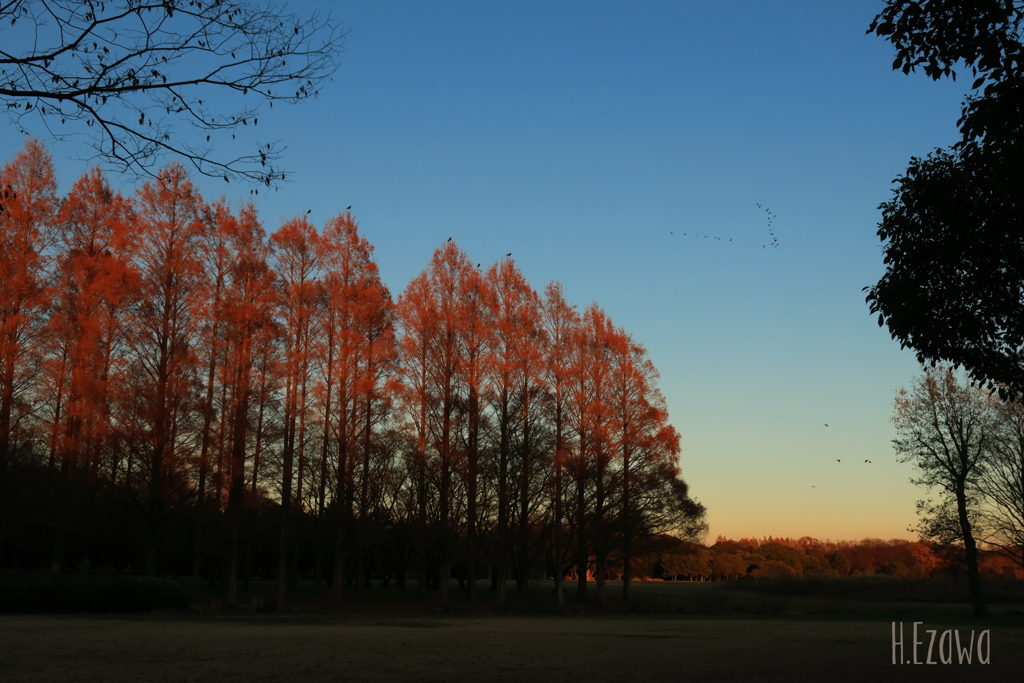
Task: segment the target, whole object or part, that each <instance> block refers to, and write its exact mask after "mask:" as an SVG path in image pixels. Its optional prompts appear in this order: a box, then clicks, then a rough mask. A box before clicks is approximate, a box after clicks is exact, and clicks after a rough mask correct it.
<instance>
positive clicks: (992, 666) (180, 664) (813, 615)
mask: <svg viewBox="0 0 1024 683" xmlns="http://www.w3.org/2000/svg"><path fill="white" fill-rule="evenodd" d="M893 581H895V580H893ZM759 584H760V585H753V584H738V583H732V584H691V583H662V582H649V583H639V584H636V585H635V586H634V589H635V591H634V592H635V601H634V602H633V604H631V605H621V603H620V595H621V593H620V591H621V587H620V586H619V584H615V583H612V584H609V594H608V597H609V605H608V606H607V607H604V608H601V607H596V606H593V605H584V606H582V607H580V606H572V602H571V601H570V607H569V608H568V609H566V610H557V609H555V608H554V606H553V603H554V595H552V593H551V590H552V586H551V584H550V583H547V584H545V583H541V584H539V585H536V586H533V587H532V588H531V590H530V591H529V592H528V593H527V595H526V596H518V595H516V594H515V593H514V592H512V593H511V594H510V600H509V603H510V604H509V606H508V607H507V608H506V609H504V610H495V609H494V608H493V606H492V604H491V602H492V595H491V594H490V593H488V592H486V591H484V592H483V593H482V595H481V597H480V600H479V604H476V605H469V604H467V603H466V602H465V599H464V597H463V596H462V594H460V593H459V592H458V590H457V585H456V584H455V583H454V582H453V584H452V589H453V590H452V595H453V600H452V608H451V609H450V610H449V611H447V612H445V613H436V612H435V611H432V609H431V607H432V606H433V605H434V596H433V595H428V596H427V597H426V598H425V599H423V600H416V599H415V596H414V591H413V590H412V589H407V590H406V591H405V592H404V593H403V592H402V591H401V590H400V589H397V588H395V587H394V586H392V587H390V588H388V589H386V590H381V589H380V588H374V589H371V590H368V591H358V592H356V591H350V592H349V593H348V594H347V595H346V598H347V604H346V605H345V606H344V607H342V608H340V609H339V608H328V607H327V606H326V605H325V604H324V603H325V601H324V598H325V596H326V589H324V588H315V587H313V586H311V585H308V584H300V586H299V587H298V590H297V592H296V593H294V594H293V595H292V596H291V597H292V601H291V602H292V605H293V606H294V611H291V612H289V613H287V614H281V615H279V614H276V613H273V612H269V611H250V610H242V609H237V608H236V609H228V608H226V607H223V606H219V607H218V605H216V604H214V603H217V602H218V601H219V598H220V594H219V593H214V592H210V593H203V594H201V595H200V596H199V597H200V604H201V605H202V606H203V607H205V609H202V610H194V611H190V612H186V613H181V612H179V613H170V612H169V613H156V614H148V615H142V616H117V615H114V616H105V617H99V616H90V615H72V616H50V615H9V616H3V617H0V680H2V681H5V682H6V681H12V682H13V681H18V682H20V681H40V682H44V681H106V682H109V683H114V682H118V681H126V682H127V681H153V682H164V681H166V682H168V683H170V682H172V681H173V682H175V683H178V682H181V681H266V682H272V681H273V682H277V681H280V682H291V681H296V682H302V683H318V682H320V681H324V682H327V681H331V682H338V681H500V680H509V681H512V680H524V681H530V682H531V683H532V682H538V683H546V682H548V681H577V680H585V681H588V683H592V682H597V681H691V680H692V681H733V680H735V681H747V680H754V681H760V680H763V681H791V680H792V681H811V680H822V681H829V682H832V681H864V680H869V681H879V682H883V681H914V680H921V681H953V680H957V681H965V680H966V681H989V680H991V681H996V680H999V681H1006V680H1017V679H1019V677H1020V671H1021V670H1022V666H1024V614H1022V612H1024V607H1022V605H1024V600H1020V601H1019V602H1018V601H1017V600H1016V590H1017V587H1015V586H1012V585H1009V586H1006V587H1004V588H1005V591H1004V593H1005V594H1004V595H1003V597H1001V598H1000V597H998V596H999V591H997V590H995V591H994V593H995V594H996V596H997V600H998V603H999V604H996V605H994V606H993V608H992V612H993V616H992V618H991V619H989V620H988V621H986V622H984V623H982V622H978V621H975V620H973V619H971V618H970V616H969V615H970V606H969V605H968V604H967V603H966V602H964V601H963V600H962V594H961V588H962V587H960V586H957V585H956V584H934V583H932V584H929V583H920V584H914V583H902V584H900V583H891V582H890V583H883V582H879V581H877V580H875V581H874V583H872V581H863V582H861V583H859V584H857V583H832V582H822V583H819V584H809V583H808V582H759ZM591 588H593V585H591ZM897 589H898V590H897ZM840 593H841V595H839V594H840ZM272 596H273V586H272V585H271V584H270V583H269V582H268V583H267V584H262V583H260V582H255V583H254V584H253V586H252V587H251V588H250V590H249V591H248V592H243V594H242V595H241V598H242V599H243V600H245V601H248V600H251V599H252V598H261V599H264V600H269V599H270V598H271V597H272ZM569 596H570V597H571V596H572V591H571V590H570V591H569ZM902 598H905V599H902ZM928 599H930V601H929V600H928ZM211 605H212V606H213V608H212V609H211ZM894 621H895V622H898V623H902V624H903V627H904V635H903V638H904V641H905V645H904V648H903V655H904V658H905V659H912V658H913V650H914V648H913V642H912V641H913V634H912V629H913V622H915V621H916V622H923V624H921V625H919V626H918V629H919V631H918V640H919V641H922V642H923V644H922V645H920V646H918V652H917V659H918V660H920V661H922V662H924V661H925V660H926V657H927V649H928V641H929V637H930V636H929V635H928V634H927V633H926V632H925V631H926V629H935V630H937V631H938V632H939V633H940V634H941V632H942V631H945V630H947V629H949V630H957V631H959V634H960V637H961V640H962V645H964V646H966V641H967V640H968V639H969V638H970V634H971V631H972V630H973V631H974V632H975V639H977V635H978V633H980V632H981V631H982V630H983V629H989V631H990V637H991V645H990V650H989V652H990V663H989V664H981V663H979V662H978V661H977V652H976V648H975V651H974V652H973V656H972V663H971V664H966V663H962V664H957V663H955V662H956V656H955V655H954V659H953V661H954V663H952V664H942V663H941V661H940V657H939V654H938V653H937V652H933V655H932V659H933V660H934V661H936V662H939V663H937V664H935V665H928V664H921V665H914V664H909V665H908V664H902V665H899V664H898V665H893V664H892V658H893V643H892V622H894Z"/></svg>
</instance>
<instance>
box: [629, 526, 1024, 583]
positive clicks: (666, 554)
mask: <svg viewBox="0 0 1024 683" xmlns="http://www.w3.org/2000/svg"><path fill="white" fill-rule="evenodd" d="M666 541H668V545H669V546H670V549H668V550H665V551H662V552H658V553H652V554H650V555H647V556H645V557H644V558H643V559H642V560H639V561H638V567H637V573H638V574H640V575H641V576H643V577H647V578H662V579H666V580H667V579H674V578H675V579H689V580H707V579H737V578H743V577H751V578H763V577H768V576H773V575H782V576H805V575H812V574H825V575H830V576H850V575H865V574H888V575H891V576H897V577H901V578H927V577H938V576H950V575H953V576H957V575H960V574H963V573H964V572H966V569H965V564H964V561H965V560H964V547H963V545H960V544H955V543H951V544H940V543H932V542H928V541H907V540H901V539H892V540H888V541H885V540H882V539H877V538H865V539H863V540H860V541H819V540H818V539H816V538H811V537H810V536H804V537H802V538H798V539H793V538H781V537H780V538H774V537H771V536H768V537H766V538H761V539H757V538H741V539H739V540H731V539H728V538H725V537H723V536H719V537H718V538H717V540H716V541H715V543H714V545H712V546H710V547H707V546H703V545H700V544H697V543H692V542H686V541H677V542H672V541H671V540H668V539H666ZM981 569H982V573H983V574H987V575H991V576H995V575H999V576H1005V577H1011V578H1017V579H1024V569H1022V568H1021V566H1020V565H1019V564H1017V563H1015V562H1014V561H1013V560H1012V559H1010V558H1009V557H1007V556H1006V555H1005V554H1004V553H1001V552H998V549H994V548H993V549H990V550H989V551H988V552H983V553H982V556H981Z"/></svg>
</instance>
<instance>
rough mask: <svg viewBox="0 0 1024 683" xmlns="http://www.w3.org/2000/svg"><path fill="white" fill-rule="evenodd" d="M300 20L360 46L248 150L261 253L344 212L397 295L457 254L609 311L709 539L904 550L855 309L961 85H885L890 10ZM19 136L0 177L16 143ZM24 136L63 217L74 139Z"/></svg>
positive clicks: (3, 142)
mask: <svg viewBox="0 0 1024 683" xmlns="http://www.w3.org/2000/svg"><path fill="white" fill-rule="evenodd" d="M292 7H293V8H294V9H295V10H296V11H299V12H302V13H308V12H310V11H320V12H328V11H329V12H331V13H332V15H333V16H334V17H335V18H336V19H338V20H340V21H341V22H343V24H344V26H345V28H346V30H349V34H348V38H347V41H346V51H345V53H344V54H342V55H341V58H340V68H339V70H338V72H337V73H336V75H335V77H334V81H333V82H332V83H330V84H328V85H327V86H325V87H324V88H323V90H322V92H321V95H320V97H319V98H318V99H317V100H312V101H310V102H307V103H305V104H303V105H300V106H296V107H284V106H279V107H275V108H274V109H271V110H268V109H266V108H265V107H264V109H263V111H262V112H261V113H260V115H259V118H260V123H259V128H258V129H257V130H256V136H255V137H254V138H251V139H257V138H258V139H261V140H277V139H281V140H283V141H284V142H285V143H286V144H287V145H288V149H287V151H286V153H285V159H284V166H285V167H286V168H288V169H290V170H291V171H292V173H291V174H290V176H289V182H288V183H287V184H286V185H285V186H284V187H282V188H281V189H280V190H279V191H276V192H270V193H264V192H261V193H260V195H259V197H258V198H257V200H256V202H257V206H258V207H259V209H260V213H261V216H262V218H263V220H264V223H265V227H266V229H267V231H268V232H271V231H273V230H274V229H276V228H277V226H278V225H279V224H280V222H281V219H282V218H285V217H290V216H294V215H298V214H304V213H305V212H306V211H307V210H311V214H310V218H311V219H312V220H313V221H314V223H316V224H317V225H322V224H323V223H324V221H326V220H327V219H328V218H330V217H331V216H333V215H335V214H337V213H338V212H339V211H342V210H344V208H345V207H346V206H348V205H352V207H353V208H352V212H353V213H354V214H355V216H356V217H357V219H358V221H359V223H360V228H361V230H362V231H363V232H364V233H365V234H366V236H367V237H368V238H369V240H370V241H371V242H372V243H373V244H374V245H375V246H376V250H377V251H376V257H377V260H378V263H379V264H380V267H381V272H382V274H383V276H384V279H385V281H386V282H387V283H388V285H389V286H390V287H391V289H392V293H393V294H394V295H395V296H396V297H397V295H398V294H399V293H400V292H401V291H402V290H403V289H404V287H405V285H406V283H407V282H408V281H409V280H410V279H411V278H412V277H413V276H414V275H416V274H417V273H418V272H419V271H420V270H422V269H423V268H424V267H425V266H426V264H427V262H428V260H429V259H430V256H431V253H432V251H433V249H434V248H435V247H437V246H439V245H440V244H442V243H443V242H444V241H445V240H447V239H448V238H449V237H452V238H453V239H454V241H455V242H457V243H458V245H459V246H460V247H461V248H462V249H463V250H465V251H466V252H467V253H468V255H469V257H470V259H472V260H473V261H474V262H480V263H481V264H483V266H485V267H486V266H487V265H489V264H490V263H492V262H494V261H495V260H497V259H498V258H500V257H502V256H504V255H505V254H506V253H507V252H512V257H513V258H514V259H515V261H516V262H517V263H518V264H519V266H520V267H521V268H522V269H523V271H524V273H525V274H526V276H527V277H528V278H529V279H530V281H531V283H532V284H533V286H534V288H536V289H538V290H541V289H542V288H543V287H544V285H545V284H546V283H547V282H548V281H549V280H559V281H561V282H562V283H563V284H564V286H565V292H566V295H567V296H568V297H569V298H570V299H571V300H572V301H574V302H575V303H576V304H578V305H579V307H580V308H581V309H582V308H583V307H585V306H586V305H587V304H588V303H589V302H590V301H596V302H598V303H599V304H601V305H602V306H603V307H604V308H605V309H606V311H607V312H608V313H609V315H610V316H611V317H612V319H613V320H614V321H615V322H616V323H617V324H619V325H622V326H624V327H625V328H626V329H627V330H628V331H629V332H631V333H632V334H633V335H634V336H635V337H636V339H638V340H639V341H641V342H642V343H643V344H645V345H646V347H647V349H648V350H649V352H650V355H651V358H652V360H653V361H654V363H655V364H656V366H657V367H658V369H659V370H660V372H661V389H662V391H663V392H664V394H665V396H666V398H667V400H668V406H669V411H670V415H671V421H672V423H673V424H674V425H675V426H676V428H677V429H678V430H679V432H680V434H681V435H682V445H683V453H682V458H681V465H682V468H683V473H684V476H685V478H686V480H687V481H688V482H689V484H690V486H691V491H692V494H693V496H694V497H696V498H697V499H698V500H700V501H701V502H702V503H704V504H705V505H706V506H707V508H708V512H709V522H710V527H711V531H710V535H709V538H708V540H709V541H710V542H713V541H714V538H715V537H716V536H717V535H719V534H722V535H725V536H729V537H734V538H735V537H740V536H766V535H775V536H793V537H799V536H804V535H810V536H815V537H818V538H820V539H823V540H824V539H832V540H839V539H851V540H852V539H859V538H863V537H881V538H893V537H903V538H909V537H911V534H910V533H909V532H908V531H907V528H908V527H909V526H912V525H913V524H914V523H915V521H916V517H915V510H914V501H915V500H917V499H918V498H920V497H922V494H923V492H922V491H920V490H918V489H916V488H915V487H914V486H912V485H911V484H910V483H909V482H908V478H909V477H910V476H911V475H912V470H911V467H910V465H901V464H898V463H897V462H896V459H895V455H894V453H893V449H892V446H891V444H890V440H891V439H892V438H893V435H894V433H893V428H892V424H891V422H890V421H889V420H890V417H891V415H892V406H893V398H894V391H895V390H896V389H897V388H898V387H900V386H904V385H909V383H910V381H911V379H912V378H913V377H914V376H915V375H916V374H918V373H919V372H920V367H919V365H918V364H917V362H916V360H915V358H914V355H913V353H912V352H911V351H910V350H901V349H900V348H899V344H898V343H896V342H894V341H892V340H891V339H890V337H889V335H888V333H887V332H886V331H885V330H884V329H881V328H879V327H878V325H877V323H876V320H875V318H874V317H873V316H871V315H870V314H869V313H868V308H867V305H866V304H865V303H864V293H863V292H862V291H861V289H862V288H863V287H864V286H866V285H871V284H873V283H874V282H876V281H877V280H878V278H879V276H880V275H881V274H882V272H883V265H882V255H881V249H880V242H879V240H878V238H877V236H876V234H875V231H876V229H877V222H878V220H879V216H880V214H879V211H878V209H877V207H878V204H879V203H881V202H883V201H886V200H887V199H888V198H889V197H890V188H891V185H890V183H891V181H892V180H893V179H894V178H895V177H896V176H898V175H899V174H901V173H902V172H903V171H904V169H905V168H906V165H907V162H908V161H909V159H910V157H911V156H923V155H925V154H927V153H928V152H929V151H931V150H932V149H934V148H935V147H939V146H947V145H949V144H951V143H953V142H955V141H956V139H957V131H956V125H955V123H956V120H957V118H958V117H959V109H960V102H961V100H962V99H963V95H964V93H965V92H966V88H968V87H969V80H970V79H969V78H967V76H966V75H965V76H964V77H963V78H962V79H961V80H959V81H958V82H956V83H954V82H952V81H949V80H945V81H940V82H933V81H931V80H930V79H928V78H927V77H925V76H924V75H923V74H916V75H914V74H911V75H910V76H905V75H903V74H902V73H901V72H895V73H894V72H893V71H892V70H891V64H892V61H893V59H894V56H895V55H894V51H893V48H892V46H891V45H890V44H889V43H887V42H885V41H883V40H882V39H880V38H878V37H876V36H867V35H865V30H866V29H867V26H868V24H869V23H870V22H871V19H872V18H873V17H874V15H875V14H877V13H878V12H879V11H880V10H881V7H882V2H881V1H880V0H843V1H842V2H821V1H820V0H808V1H804V2H797V1H789V0H773V1H772V2H766V1H763V0H745V1H736V2H729V3H723V2H713V1H711V0H708V1H706V2H703V1H702V2H685V1H680V0H676V1H670V2H628V3H627V2H595V1H593V0H586V1H580V2H522V1H517V2H479V0H473V1H467V2H411V1H410V2H387V1H384V0H373V1H372V2H371V1H369V0H366V1H356V2H315V1H307V2H295V3H292ZM965 79H966V80H965ZM247 104H249V103H248V102H247ZM26 122H27V120H26ZM5 130H6V131H7V132H6V133H5V134H4V135H3V136H0V159H3V160H7V159H10V158H11V157H12V156H13V155H14V154H15V153H16V152H17V151H18V150H19V149H20V148H21V146H22V144H23V138H21V137H20V136H19V135H17V134H16V133H15V132H14V128H13V127H11V126H8V127H7V128H6V129H5ZM32 132H34V133H35V134H36V135H38V136H39V137H40V138H41V139H43V140H44V141H46V142H47V144H48V145H49V147H50V150H51V152H52V153H53V155H54V158H55V161H56V164H57V171H58V176H59V180H60V183H61V191H62V192H66V191H67V190H68V189H70V187H71V184H72V183H73V182H74V181H75V180H76V179H77V178H78V177H79V176H80V175H81V174H82V173H83V172H84V171H85V170H86V168H87V166H88V164H87V163H86V162H84V161H76V160H75V158H81V157H83V156H88V154H89V150H88V148H87V147H86V146H85V145H84V138H83V139H79V140H77V141H76V140H74V139H72V140H69V141H66V142H62V143H53V142H52V141H51V140H50V139H49V138H48V137H47V134H46V131H45V129H43V128H42V127H39V128H38V129H33V130H32ZM250 133H251V131H250V130H248V129H242V131H241V133H240V135H239V137H240V138H241V137H244V135H243V134H250ZM111 180H112V182H113V183H114V184H115V185H117V184H120V185H121V187H122V189H123V190H124V191H125V192H126V193H128V192H131V191H132V189H133V187H134V186H135V185H134V184H133V183H130V182H128V181H125V182H121V181H120V179H119V178H118V177H116V176H111ZM196 181H197V182H198V183H199V185H200V186H201V187H202V188H203V192H204V194H205V195H206V197H207V198H208V199H213V198H215V197H216V196H218V195H219V194H221V193H226V195H227V196H228V197H229V198H233V197H236V196H244V197H246V198H248V192H249V188H248V187H247V186H242V185H240V184H230V185H227V184H225V183H224V182H223V181H222V180H221V181H214V180H209V179H204V178H196ZM758 204H760V205H761V207H760V208H759V207H758V206H757V205H758ZM765 208H767V209H768V210H769V211H770V214H772V215H774V218H772V219H771V226H770V228H769V224H768V221H769V213H766V211H765ZM769 229H770V230H771V232H773V233H774V237H773V236H772V235H771V234H769ZM705 236H706V237H705ZM716 238H720V239H716ZM773 239H777V240H778V241H777V247H773V246H772V244H773V243H772V240H773ZM826 423H827V424H828V425H829V426H828V427H826V426H825V424H826ZM837 460H840V461H841V462H837ZM865 460H871V461H872V462H871V463H866V462H864V461H865Z"/></svg>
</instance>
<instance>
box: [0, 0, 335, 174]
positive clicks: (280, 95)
mask: <svg viewBox="0 0 1024 683" xmlns="http://www.w3.org/2000/svg"><path fill="white" fill-rule="evenodd" d="M344 39H345V32H344V31H342V30H341V28H340V26H339V25H337V24H336V23H335V22H333V21H332V20H331V18H330V16H329V15H328V16H326V17H321V16H320V15H319V14H318V13H316V12H314V13H312V14H311V15H309V16H308V17H301V16H298V15H295V14H287V13H286V12H285V10H284V8H283V7H281V6H277V5H274V4H270V3H267V4H257V3H253V2H241V1H231V0H162V1H154V0H149V1H145V0H116V1H114V0H111V1H110V2H100V1H97V0H86V1H84V2H83V1H81V0H9V1H8V2H2V1H0V106H3V107H5V108H6V109H7V112H8V116H9V117H10V119H11V121H12V123H14V125H15V126H16V127H17V128H18V129H19V130H20V131H22V132H23V133H28V127H29V120H28V119H29V117H38V119H39V120H40V121H41V122H42V125H43V126H44V127H45V128H46V130H47V131H49V133H50V134H51V135H53V137H54V138H55V139H57V140H61V139H63V138H64V137H65V136H66V135H70V134H74V133H76V132H81V125H82V124H84V125H85V127H86V128H88V129H90V132H88V133H87V134H88V135H89V136H90V137H91V144H92V147H93V149H94V150H95V153H96V154H95V156H96V157H97V158H99V159H101V160H102V161H104V162H106V163H107V164H109V165H110V166H112V167H113V168H114V170H116V171H119V172H127V173H129V174H132V175H135V176H140V175H149V176H152V175H153V166H154V165H155V164H158V163H159V162H160V160H161V159H162V158H163V157H165V156H168V155H172V156H181V157H184V158H185V159H187V160H188V161H189V162H190V163H191V164H192V166H193V167H195V169H196V170H197V171H198V172H199V173H201V174H203V175H207V176H213V177H223V178H224V179H225V180H230V179H242V180H246V181H248V182H250V183H260V184H263V185H266V186H273V185H276V184H277V183H279V182H281V181H283V180H285V177H286V172H285V171H284V170H282V169H281V168H280V167H279V166H278V161H279V160H280V155H281V152H282V151H283V147H282V146H281V143H280V142H278V141H271V142H260V141H255V142H254V144H255V149H254V151H253V152H251V153H248V154H242V155H239V156H235V157H234V158H230V157H221V156H219V155H216V154H214V152H213V150H214V143H215V141H214V140H213V137H214V136H217V140H225V141H226V140H227V138H226V136H227V135H228V134H230V135H231V138H232V139H233V138H234V137H235V135H234V132H233V131H235V130H236V129H238V128H239V127H240V126H244V127H248V126H249V125H252V126H256V125H258V123H259V118H258V113H259V110H260V105H261V104H262V103H263V102H268V103H269V106H271V107H272V106H273V105H274V102H285V103H289V104H294V103H297V102H301V101H302V100H305V99H308V98H310V97H315V96H317V95H318V94H319V92H320V88H321V87H322V85H323V84H324V83H325V82H327V81H329V80H331V76H332V75H333V73H334V71H335V70H336V69H337V66H338V65H337V61H336V60H337V56H338V54H339V53H340V52H341V51H342V50H343V46H344ZM238 98H242V99H246V100H249V101H247V102H245V103H242V102H239V101H237V100H238ZM253 100H255V101H253ZM225 110H227V111H225ZM75 124H78V125H77V126H76V125H75ZM182 124H187V126H188V127H190V128H191V130H184V131H183V130H181V128H182ZM175 125H177V126H178V127H177V128H176V127H175ZM76 129H77V130H76Z"/></svg>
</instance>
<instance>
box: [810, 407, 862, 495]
mask: <svg viewBox="0 0 1024 683" xmlns="http://www.w3.org/2000/svg"><path fill="white" fill-rule="evenodd" d="M823 424H824V425H825V426H826V427H828V423H827V422H825V423H823ZM842 461H843V459H842V458H836V462H842ZM864 462H866V463H868V464H869V465H870V464H871V461H870V460H868V459H867V458H865V459H864ZM811 488H812V489H816V488H818V487H817V486H813V485H812V486H811Z"/></svg>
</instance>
